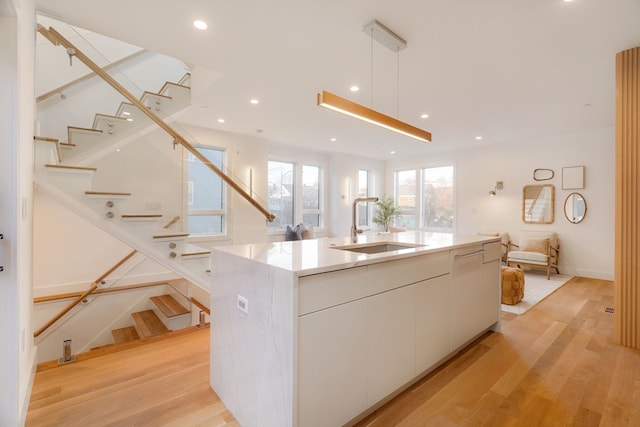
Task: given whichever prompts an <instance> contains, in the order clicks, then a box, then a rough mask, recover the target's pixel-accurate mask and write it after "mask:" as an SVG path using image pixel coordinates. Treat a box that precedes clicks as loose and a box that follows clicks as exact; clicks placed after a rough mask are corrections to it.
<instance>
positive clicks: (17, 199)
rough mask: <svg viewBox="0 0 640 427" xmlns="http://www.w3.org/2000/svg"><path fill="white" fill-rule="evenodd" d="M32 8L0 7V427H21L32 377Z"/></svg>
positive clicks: (4, 2)
mask: <svg viewBox="0 0 640 427" xmlns="http://www.w3.org/2000/svg"><path fill="white" fill-rule="evenodd" d="M34 17H35V7H34V3H33V1H31V0H24V1H16V0H0V152H1V153H2V154H1V155H0V233H2V234H4V239H2V240H0V255H1V257H0V265H2V266H3V267H4V271H3V272H0V425H2V426H5V425H6V426H20V425H23V424H24V420H25V417H26V413H27V409H28V404H29V397H30V391H31V385H32V383H33V378H34V374H35V355H36V348H35V346H34V344H33V340H32V338H31V337H32V333H33V326H32V320H31V314H32V304H31V300H32V287H31V281H32V275H31V267H32V261H31V254H32V247H33V246H32V245H33V244H32V228H31V226H32V221H33V217H32V202H33V197H32V192H33V185H32V174H33V168H32V154H33V148H32V144H31V141H32V138H33V123H34V105H33V98H34V88H33V80H34V71H33V70H34V51H35V45H34V40H33V33H34V31H35V28H34V21H35V18H34Z"/></svg>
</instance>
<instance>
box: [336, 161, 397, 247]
mask: <svg viewBox="0 0 640 427" xmlns="http://www.w3.org/2000/svg"><path fill="white" fill-rule="evenodd" d="M329 159H330V164H331V166H330V168H329V170H330V174H329V180H328V185H329V194H330V195H331V196H330V200H331V206H330V210H329V211H328V212H329V215H330V224H331V235H332V236H348V235H349V233H350V232H351V222H352V204H353V199H355V198H356V197H357V196H358V171H359V170H360V169H367V170H369V171H370V173H371V176H372V181H373V182H372V185H371V191H370V194H371V195H372V196H378V197H382V196H383V195H385V194H386V193H387V192H388V190H386V189H385V184H384V183H385V164H384V162H383V161H382V160H373V159H368V158H364V157H355V156H348V155H342V154H333V155H331V156H330V157H329ZM389 194H392V193H389Z"/></svg>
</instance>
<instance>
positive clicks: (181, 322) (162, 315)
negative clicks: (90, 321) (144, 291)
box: [111, 295, 191, 344]
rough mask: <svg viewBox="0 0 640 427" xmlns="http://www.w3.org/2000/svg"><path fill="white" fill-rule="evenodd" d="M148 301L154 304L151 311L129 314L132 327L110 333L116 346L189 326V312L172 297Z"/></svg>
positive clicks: (160, 297)
mask: <svg viewBox="0 0 640 427" xmlns="http://www.w3.org/2000/svg"><path fill="white" fill-rule="evenodd" d="M149 299H150V301H151V302H152V303H153V304H154V308H153V309H150V310H143V311H138V312H135V313H131V317H132V318H133V321H134V322H135V324H134V325H132V326H127V327H124V328H119V329H114V330H113V331H111V333H112V335H113V339H114V342H115V343H116V344H123V343H126V342H131V341H135V340H139V339H142V338H149V337H153V336H156V335H160V334H164V333H167V332H169V331H173V330H178V329H182V328H186V327H188V326H190V323H191V311H190V310H189V309H187V308H185V307H184V306H183V305H182V304H180V303H179V302H178V301H176V299H175V298H174V297H173V296H171V295H160V296H155V297H151V298H149Z"/></svg>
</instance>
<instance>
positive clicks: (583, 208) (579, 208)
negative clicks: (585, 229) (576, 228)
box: [564, 193, 587, 224]
mask: <svg viewBox="0 0 640 427" xmlns="http://www.w3.org/2000/svg"><path fill="white" fill-rule="evenodd" d="M586 214H587V202H586V201H585V200H584V197H583V196H582V194H580V193H571V194H569V195H568V196H567V199H566V200H565V201H564V216H566V217H567V221H569V222H571V223H573V224H577V223H579V222H582V220H583V219H584V216H585V215H586Z"/></svg>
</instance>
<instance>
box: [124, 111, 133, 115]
mask: <svg viewBox="0 0 640 427" xmlns="http://www.w3.org/2000/svg"><path fill="white" fill-rule="evenodd" d="M122 114H124V115H125V116H130V115H131V113H130V112H128V111H123V112H122Z"/></svg>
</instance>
